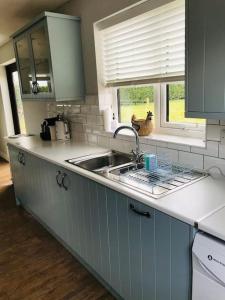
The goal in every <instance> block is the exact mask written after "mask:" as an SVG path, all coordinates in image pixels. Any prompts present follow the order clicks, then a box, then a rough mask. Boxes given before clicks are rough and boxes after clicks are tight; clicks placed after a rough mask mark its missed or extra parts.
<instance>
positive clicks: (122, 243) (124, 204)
mask: <svg viewBox="0 0 225 300" xmlns="http://www.w3.org/2000/svg"><path fill="white" fill-rule="evenodd" d="M128 213H129V210H128V199H127V197H126V196H124V195H122V194H117V214H118V243H119V265H120V289H119V292H120V295H121V296H122V297H123V298H124V299H130V255H129V251H130V250H129V249H130V248H129V226H128V224H129V223H128Z"/></svg>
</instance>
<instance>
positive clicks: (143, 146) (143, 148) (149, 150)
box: [140, 144, 156, 154]
mask: <svg viewBox="0 0 225 300" xmlns="http://www.w3.org/2000/svg"><path fill="white" fill-rule="evenodd" d="M140 148H141V151H142V152H144V153H153V154H155V153H156V146H151V145H148V144H140Z"/></svg>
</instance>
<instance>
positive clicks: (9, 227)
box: [0, 160, 115, 300]
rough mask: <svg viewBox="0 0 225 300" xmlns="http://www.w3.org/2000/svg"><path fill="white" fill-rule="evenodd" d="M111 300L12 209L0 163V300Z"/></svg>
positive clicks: (42, 231) (68, 256)
mask: <svg viewBox="0 0 225 300" xmlns="http://www.w3.org/2000/svg"><path fill="white" fill-rule="evenodd" d="M83 299H87V300H113V299H115V298H114V297H113V296H111V294H109V292H108V291H107V290H105V288H104V287H103V286H102V285H101V284H100V283H98V281H97V280H96V279H95V278H94V277H93V276H92V275H91V274H90V273H89V272H88V271H87V270H86V269H85V268H84V267H83V266H82V265H81V264H80V263H79V262H78V261H77V260H76V259H75V258H74V257H73V256H72V255H71V254H70V253H69V252H68V251H67V250H66V249H64V248H63V246H61V245H60V243H58V241H56V240H55V239H54V238H53V237H52V236H51V235H50V234H49V233H48V232H47V231H46V230H45V229H43V227H42V226H41V225H40V224H39V223H38V222H36V221H35V220H34V219H33V217H32V216H31V215H29V214H28V213H27V212H25V211H24V210H23V209H22V208H18V207H16V205H15V199H14V191H13V186H12V183H11V180H10V171H9V165H8V164H7V163H6V162H4V161H3V160H0V300H83Z"/></svg>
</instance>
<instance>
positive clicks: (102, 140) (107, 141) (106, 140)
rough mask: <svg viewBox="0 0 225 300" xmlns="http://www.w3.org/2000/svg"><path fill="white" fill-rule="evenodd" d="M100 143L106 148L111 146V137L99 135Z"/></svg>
mask: <svg viewBox="0 0 225 300" xmlns="http://www.w3.org/2000/svg"><path fill="white" fill-rule="evenodd" d="M98 145H99V146H101V147H105V148H110V139H109V138H108V137H106V136H100V135H99V136H98Z"/></svg>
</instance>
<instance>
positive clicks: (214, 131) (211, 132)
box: [206, 125, 220, 141]
mask: <svg viewBox="0 0 225 300" xmlns="http://www.w3.org/2000/svg"><path fill="white" fill-rule="evenodd" d="M206 139H207V140H208V141H220V126H219V125H208V126H207V128H206Z"/></svg>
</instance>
